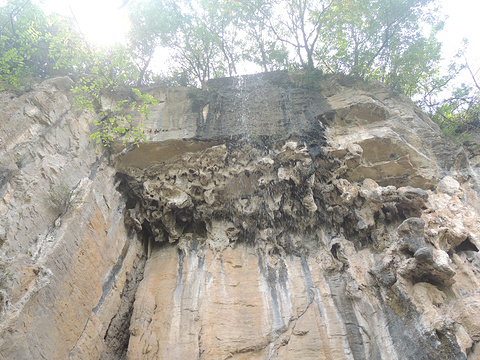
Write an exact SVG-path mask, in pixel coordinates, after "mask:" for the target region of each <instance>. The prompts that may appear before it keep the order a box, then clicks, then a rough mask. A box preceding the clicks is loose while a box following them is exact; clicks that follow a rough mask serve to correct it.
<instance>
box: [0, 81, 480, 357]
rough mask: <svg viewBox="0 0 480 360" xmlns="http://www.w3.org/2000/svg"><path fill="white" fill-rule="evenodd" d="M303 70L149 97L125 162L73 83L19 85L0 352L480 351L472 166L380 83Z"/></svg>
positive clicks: (9, 160)
mask: <svg viewBox="0 0 480 360" xmlns="http://www.w3.org/2000/svg"><path fill="white" fill-rule="evenodd" d="M299 83H300V82H299V81H298V79H297V78H295V77H293V78H291V77H289V76H288V75H287V74H285V73H272V74H261V75H256V76H249V77H242V78H231V79H219V80H215V81H212V82H211V83H210V84H209V89H208V90H206V91H192V90H190V89H183V88H177V89H171V88H167V89H163V88H157V89H150V90H149V91H150V92H151V94H152V95H154V96H155V97H156V98H158V99H159V100H160V101H161V103H160V104H159V105H156V106H155V107H153V108H152V112H151V115H150V117H149V120H148V121H146V122H145V123H144V124H145V125H146V126H147V128H148V129H147V134H148V137H149V139H150V142H149V143H148V144H143V145H141V146H140V147H139V148H133V149H130V148H127V149H122V147H121V145H120V144H118V146H116V147H115V149H116V153H115V154H113V155H112V156H111V157H110V158H107V157H106V156H105V157H102V156H100V155H98V154H96V153H95V152H93V151H92V144H90V142H89V140H88V131H89V126H90V125H89V124H90V120H91V115H90V114H86V113H81V112H78V111H73V110H72V107H71V105H70V100H69V99H70V97H71V95H70V94H69V92H68V88H69V86H71V82H70V81H69V79H66V78H62V79H54V80H50V81H48V82H46V83H44V84H43V85H42V87H40V88H38V89H36V90H34V91H33V92H32V93H30V94H25V95H23V96H22V97H20V98H15V99H8V98H7V96H8V95H7V94H3V95H2V96H4V97H3V98H2V99H0V101H1V103H2V104H3V106H4V108H5V109H6V110H5V111H4V113H3V114H4V115H3V116H4V117H5V120H4V121H2V122H1V127H0V136H1V137H2V143H0V146H1V149H0V150H1V157H0V158H1V159H4V160H2V162H1V169H0V176H1V178H0V179H1V181H0V191H1V194H2V197H3V200H2V203H1V204H0V211H1V220H0V221H1V223H0V226H1V228H0V237H1V239H2V240H1V241H2V245H1V248H0V251H1V254H0V256H1V259H2V261H3V265H2V268H3V274H2V278H1V279H2V281H1V284H0V286H1V287H2V289H1V293H0V294H1V298H2V313H1V319H0V339H1V340H0V355H1V356H2V358H5V359H38V358H46V359H66V358H70V359H124V358H126V359H335V360H337V359H399V360H403V359H445V360H446V359H479V358H480V345H479V344H478V343H479V341H480V295H479V291H480V290H479V289H480V282H479V280H480V277H479V276H480V275H479V272H480V257H479V255H478V254H479V252H478V250H479V248H480V238H479V236H480V217H479V211H480V206H479V201H478V195H477V191H478V190H479V187H478V182H477V179H478V174H476V173H475V171H474V169H475V166H470V164H469V162H468V160H467V156H466V154H465V153H464V151H463V150H462V149H461V148H458V147H456V146H455V145H453V144H450V143H449V142H448V141H446V140H445V139H443V138H441V136H440V135H439V134H438V131H437V128H436V126H435V124H433V123H432V122H431V121H430V120H429V119H428V118H427V117H425V116H424V115H423V114H422V113H421V112H420V111H419V109H417V108H416V107H415V106H414V105H413V104H412V103H411V102H410V101H409V100H407V99H404V98H402V97H399V96H396V95H394V94H392V93H391V92H390V91H389V90H387V89H385V88H383V87H382V86H380V85H365V84H360V83H357V82H354V81H353V80H351V79H349V78H345V77H334V76H332V77H325V78H324V79H323V80H322V81H320V82H319V83H318V84H317V86H316V87H315V88H304V87H301V86H298V85H297V84H299ZM136 121H139V120H138V119H137V120H136ZM13 122H15V123H16V124H17V123H18V124H19V125H18V126H13V125H12V124H13ZM58 185H62V186H61V188H63V196H57V195H58V193H59V192H60V193H62V192H61V190H58V189H56V188H55V186H58ZM56 198H59V199H58V200H56Z"/></svg>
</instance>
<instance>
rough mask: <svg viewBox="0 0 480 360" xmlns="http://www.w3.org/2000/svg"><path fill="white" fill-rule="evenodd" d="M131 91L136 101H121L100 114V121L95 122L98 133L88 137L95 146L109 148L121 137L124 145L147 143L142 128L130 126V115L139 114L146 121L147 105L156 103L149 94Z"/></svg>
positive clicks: (148, 112) (135, 90)
mask: <svg viewBox="0 0 480 360" xmlns="http://www.w3.org/2000/svg"><path fill="white" fill-rule="evenodd" d="M132 91H133V93H134V94H135V97H136V100H130V101H129V100H121V101H119V102H118V103H117V106H116V107H115V108H113V109H112V110H110V111H101V112H100V117H101V120H95V125H97V128H98V131H96V132H94V133H93V134H91V135H90V138H91V139H92V140H95V141H96V142H97V144H101V145H103V146H104V147H110V146H111V144H112V142H113V141H114V140H116V139H118V138H120V137H123V143H124V144H126V143H127V142H131V143H133V144H134V145H137V146H139V144H140V143H141V142H145V141H147V139H146V137H145V134H144V133H143V128H144V127H143V126H142V125H139V126H134V125H132V116H131V113H136V114H140V116H141V117H142V118H143V119H145V120H148V116H149V114H150V107H149V105H156V104H158V101H157V100H156V99H155V98H154V97H153V96H151V95H149V94H142V93H141V92H140V90H138V89H135V88H134V89H132ZM90 104H91V103H90Z"/></svg>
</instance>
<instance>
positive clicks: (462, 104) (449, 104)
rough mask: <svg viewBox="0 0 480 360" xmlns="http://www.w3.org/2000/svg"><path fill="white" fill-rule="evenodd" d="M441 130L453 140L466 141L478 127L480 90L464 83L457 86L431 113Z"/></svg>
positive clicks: (479, 123)
mask: <svg viewBox="0 0 480 360" xmlns="http://www.w3.org/2000/svg"><path fill="white" fill-rule="evenodd" d="M431 117H432V119H433V120H434V121H435V122H436V123H437V124H438V125H439V126H440V129H441V130H442V132H443V133H444V134H445V135H446V136H448V137H449V138H450V139H452V140H454V141H461V142H464V141H467V140H468V139H469V137H470V135H469V134H470V133H471V132H472V131H478V130H479V129H480V92H478V91H477V92H475V91H473V89H472V88H469V87H468V86H466V85H462V86H461V87H459V88H457V89H456V90H455V91H454V92H453V94H452V96H451V97H450V98H448V99H446V100H445V101H443V102H442V103H441V104H439V106H438V107H437V108H436V109H435V112H433V113H432V114H431Z"/></svg>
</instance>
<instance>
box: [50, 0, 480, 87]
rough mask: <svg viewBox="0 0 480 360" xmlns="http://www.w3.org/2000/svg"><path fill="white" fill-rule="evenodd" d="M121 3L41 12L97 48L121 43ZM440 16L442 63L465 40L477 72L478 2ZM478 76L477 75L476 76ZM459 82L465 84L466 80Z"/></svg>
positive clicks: (60, 2)
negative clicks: (68, 20)
mask: <svg viewBox="0 0 480 360" xmlns="http://www.w3.org/2000/svg"><path fill="white" fill-rule="evenodd" d="M123 2H124V0H44V1H43V3H44V5H45V8H46V9H48V10H49V11H56V12H58V13H61V14H65V15H70V14H71V12H70V9H69V6H70V7H71V9H72V11H73V12H74V14H75V17H76V18H77V20H78V22H79V24H80V27H81V31H82V32H83V33H84V34H85V36H86V37H87V38H88V39H89V40H90V41H92V42H94V43H96V44H98V45H109V44H114V43H115V42H120V43H121V42H123V41H124V38H125V34H126V32H127V31H128V27H129V23H128V16H127V9H126V7H122V4H123ZM439 2H440V4H442V8H443V13H444V14H445V15H447V16H448V20H447V22H446V25H445V29H444V30H443V31H442V33H441V34H440V36H439V38H440V41H442V42H443V44H444V46H443V50H444V59H445V60H446V62H448V60H449V59H451V58H452V57H453V55H454V54H455V53H456V52H457V50H458V49H459V47H460V45H461V43H462V38H463V37H466V38H468V40H469V44H470V45H469V47H468V53H467V57H468V60H469V63H470V65H471V67H472V68H474V71H477V70H478V69H479V68H480V35H479V30H478V26H477V24H478V15H479V14H480V1H478V0H439ZM479 74H480V72H479ZM462 80H463V81H467V82H468V81H469V78H468V77H467V76H465V77H463V78H462Z"/></svg>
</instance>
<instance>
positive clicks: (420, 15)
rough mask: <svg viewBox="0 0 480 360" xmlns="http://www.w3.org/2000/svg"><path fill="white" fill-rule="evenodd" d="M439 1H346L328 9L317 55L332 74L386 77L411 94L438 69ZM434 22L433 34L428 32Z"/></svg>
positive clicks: (386, 80)
mask: <svg viewBox="0 0 480 360" xmlns="http://www.w3.org/2000/svg"><path fill="white" fill-rule="evenodd" d="M431 3H433V0H388V1H386V0H341V1H339V2H337V3H336V4H333V5H332V7H331V9H330V11H329V12H328V13H326V16H325V19H324V20H325V21H324V23H323V26H322V27H321V28H320V37H321V45H320V46H319V48H318V53H317V57H318V59H319V62H320V64H321V65H323V66H324V67H325V69H326V70H327V71H329V72H343V73H347V74H350V75H354V76H357V77H360V78H364V79H374V80H380V81H383V82H385V83H387V84H389V85H390V86H391V87H392V88H394V89H396V90H397V91H399V92H403V93H406V94H407V95H410V96H412V95H414V94H416V93H418V92H419V91H420V88H419V87H418V84H419V83H420V82H421V81H423V80H424V79H425V78H426V77H428V76H430V74H431V73H432V72H434V71H435V69H436V68H437V67H438V63H439V60H440V49H441V47H440V45H441V44H440V43H439V42H438V40H437V39H436V37H435V36H436V33H437V32H438V31H439V30H441V28H442V26H443V23H442V22H440V21H438V19H437V16H436V13H437V12H436V9H430V8H429V6H430V5H431ZM427 25H429V26H430V28H431V35H430V36H429V37H425V36H424V35H423V30H424V29H423V27H425V26H427Z"/></svg>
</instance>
